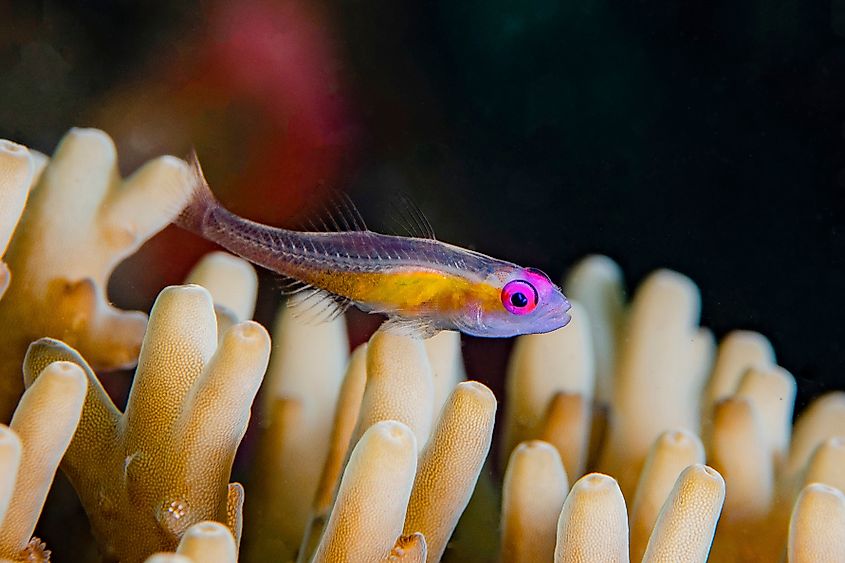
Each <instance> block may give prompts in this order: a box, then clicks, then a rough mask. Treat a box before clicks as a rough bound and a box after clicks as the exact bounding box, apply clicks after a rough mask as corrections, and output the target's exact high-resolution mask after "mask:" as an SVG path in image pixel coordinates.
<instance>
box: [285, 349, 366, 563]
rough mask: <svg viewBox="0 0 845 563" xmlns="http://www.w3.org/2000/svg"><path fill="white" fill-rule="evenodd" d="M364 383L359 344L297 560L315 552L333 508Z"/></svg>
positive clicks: (363, 359)
mask: <svg viewBox="0 0 845 563" xmlns="http://www.w3.org/2000/svg"><path fill="white" fill-rule="evenodd" d="M366 384H367V345H366V344H362V345H360V346H358V348H356V349H355V351H354V352H353V353H352V357H351V358H350V360H349V366H348V367H347V369H346V375H345V376H344V378H343V385H341V388H340V396H339V397H338V401H337V409H336V410H335V415H334V422H333V424H332V434H331V438H330V443H329V453H328V456H327V457H326V463H325V464H324V465H323V471H322V473H321V475H320V481H319V484H318V485H317V492H316V494H315V496H314V503H313V507H312V512H311V515H310V517H309V521H308V526H307V527H306V529H305V534H304V535H303V537H302V545H301V546H300V553H299V556H298V560H299V561H307V560H308V557H310V555H311V554H312V553H313V552H314V549H316V547H317V545H316V542H317V541H318V540H319V539H320V535H321V534H322V532H323V527H324V526H325V523H326V520H327V518H328V515H329V511H330V510H331V507H332V501H333V500H334V495H335V492H336V491H337V485H338V483H339V482H340V477H341V474H342V473H343V464H344V463H345V462H346V460H347V459H348V456H349V448H350V447H351V446H352V445H353V444H352V443H351V440H352V433H353V432H354V431H355V427H356V424H357V421H358V416H359V413H360V409H361V399H362V398H363V396H364V387H365V386H366Z"/></svg>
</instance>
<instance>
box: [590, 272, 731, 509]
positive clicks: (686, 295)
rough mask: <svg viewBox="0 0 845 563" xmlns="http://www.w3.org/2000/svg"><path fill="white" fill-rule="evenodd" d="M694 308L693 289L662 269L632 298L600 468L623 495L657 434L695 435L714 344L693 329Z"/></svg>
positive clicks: (705, 334)
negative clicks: (676, 431)
mask: <svg viewBox="0 0 845 563" xmlns="http://www.w3.org/2000/svg"><path fill="white" fill-rule="evenodd" d="M699 309H700V296H699V292H698V288H697V287H696V286H695V284H694V283H693V282H692V281H690V280H689V279H688V278H686V277H684V276H682V275H680V274H677V273H675V272H670V271H667V270H663V271H659V272H656V273H654V274H651V275H650V276H649V277H648V278H647V279H646V280H645V281H644V282H643V283H642V285H641V286H640V287H639V289H638V290H637V293H636V295H635V296H634V301H633V304H632V305H631V312H630V315H629V318H628V323H627V326H626V336H625V340H624V342H623V344H622V348H621V350H620V356H619V363H618V365H617V370H618V373H617V380H616V382H615V383H616V387H615V389H614V397H613V404H612V406H613V416H612V417H611V424H610V428H609V435H608V440H607V443H606V445H605V449H604V452H603V454H602V459H601V461H600V463H599V467H600V468H601V469H602V470H603V471H605V472H606V473H608V474H611V475H614V476H615V477H616V478H617V479H618V480H619V485H620V487H621V488H622V491H623V492H624V493H625V494H626V496H630V495H632V494H633V492H634V487H635V486H636V480H637V476H638V474H639V471H640V469H641V467H642V464H643V461H644V460H645V457H646V454H647V452H648V449H649V447H651V444H652V443H653V442H654V440H655V439H656V438H657V437H658V436H659V435H660V434H661V433H662V432H665V431H666V430H672V429H683V430H689V431H690V432H696V433H697V432H698V430H699V426H700V423H699V416H698V413H699V408H700V407H699V394H700V393H701V390H702V388H703V386H704V381H705V377H706V375H707V373H708V371H709V368H710V360H711V356H712V352H713V347H714V343H713V337H712V335H711V334H710V333H709V332H708V331H706V330H704V329H700V328H699V327H698V317H699Z"/></svg>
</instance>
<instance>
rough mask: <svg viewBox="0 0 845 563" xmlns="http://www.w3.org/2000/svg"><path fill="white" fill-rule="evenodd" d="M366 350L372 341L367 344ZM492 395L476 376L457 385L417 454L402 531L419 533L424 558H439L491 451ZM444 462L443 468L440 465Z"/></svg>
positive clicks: (494, 409) (494, 407)
mask: <svg viewBox="0 0 845 563" xmlns="http://www.w3.org/2000/svg"><path fill="white" fill-rule="evenodd" d="M370 346H371V349H372V346H373V344H371V345H370ZM495 416H496V398H495V397H494V396H493V392H492V391H490V389H488V388H487V387H485V386H484V385H482V384H481V383H478V382H477V381H465V382H463V383H460V384H458V386H457V387H455V390H454V391H453V392H452V395H451V397H450V398H449V401H448V402H447V403H446V405H445V406H444V407H443V412H442V413H441V415H440V419H439V420H438V423H437V427H436V429H435V430H434V432H433V434H432V436H431V439H430V441H429V443H428V445H427V446H426V448H425V450H424V451H423V452H422V454H421V455H420V463H419V471H418V472H417V477H416V480H415V481H414V490H413V493H412V494H411V500H410V501H409V502H408V517H407V520H406V521H405V534H412V533H414V532H422V534H423V535H424V536H425V539H426V543H427V545H428V556H427V559H426V560H427V561H439V560H440V558H441V557H442V556H443V551H444V550H445V549H446V542H447V541H449V538H450V537H451V535H452V532H453V531H454V529H455V525H456V524H457V523H458V518H459V517H460V516H461V513H462V512H463V511H464V509H465V508H466V505H467V503H468V502H469V498H470V495H472V491H473V489H474V488H475V483H476V481H477V480H478V474H479V473H480V472H481V468H482V466H483V465H484V460H485V459H486V458H487V453H488V452H489V450H490V440H491V439H492V435H493V423H494V420H495ZM444 467H448V468H449V470H448V471H444V470H443V468H444Z"/></svg>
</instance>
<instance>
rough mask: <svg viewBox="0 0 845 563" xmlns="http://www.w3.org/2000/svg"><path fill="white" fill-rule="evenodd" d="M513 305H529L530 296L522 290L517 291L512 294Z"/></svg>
mask: <svg viewBox="0 0 845 563" xmlns="http://www.w3.org/2000/svg"><path fill="white" fill-rule="evenodd" d="M511 305H513V306H514V307H525V306H526V305H528V298H527V297H525V294H524V293H522V292H521V291H517V292H516V293H514V294H513V295H511Z"/></svg>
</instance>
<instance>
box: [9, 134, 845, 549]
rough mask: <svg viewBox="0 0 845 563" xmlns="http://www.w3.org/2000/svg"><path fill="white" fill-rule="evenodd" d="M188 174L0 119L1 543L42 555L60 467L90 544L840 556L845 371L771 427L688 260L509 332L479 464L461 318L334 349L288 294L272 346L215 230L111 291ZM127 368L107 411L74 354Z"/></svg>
mask: <svg viewBox="0 0 845 563" xmlns="http://www.w3.org/2000/svg"><path fill="white" fill-rule="evenodd" d="M186 173H187V166H186V164H185V163H184V162H183V161H181V160H179V159H175V158H172V157H162V158H159V159H156V160H154V161H152V162H150V163H148V164H147V165H145V166H144V167H142V168H141V169H140V170H138V171H137V172H135V173H134V174H133V175H132V176H130V177H129V178H126V179H121V178H120V176H119V174H118V172H117V167H116V154H115V148H114V146H113V144H112V142H111V140H110V139H109V138H108V137H107V136H106V135H105V134H104V133H102V132H100V131H96V130H73V131H71V132H70V133H68V135H67V136H66V137H65V138H64V139H63V140H62V142H61V144H60V145H59V147H58V148H57V150H56V152H55V154H54V155H53V156H52V158H50V159H47V158H46V157H44V156H42V155H40V154H37V153H35V152H32V151H29V150H27V149H26V148H25V147H22V146H20V145H17V144H14V143H11V142H8V141H0V255H2V256H3V259H4V262H3V263H0V293H5V294H3V295H2V299H0V324H2V327H3V331H2V335H0V408H2V414H3V416H4V419H3V420H5V421H10V422H9V425H8V426H2V425H0V518H2V526H0V558H2V559H3V560H6V561H47V560H49V557H50V552H49V549H48V548H49V546H45V545H44V543H43V542H42V541H41V540H39V539H38V538H35V537H33V533H34V531H35V527H36V524H37V522H38V520H39V517H40V515H41V511H42V506H43V504H44V501H45V498H46V496H47V493H48V490H49V489H50V486H51V483H52V481H53V477H54V476H55V473H56V470H57V469H58V468H59V467H61V469H62V471H63V473H64V474H65V475H66V477H67V479H68V480H69V482H70V483H71V484H72V485H73V488H74V489H75V491H76V494H77V495H78V497H79V499H80V501H81V503H82V506H83V507H84V509H85V512H86V513H87V516H88V520H89V523H90V527H91V530H92V533H93V537H94V540H95V541H96V543H97V549H98V550H99V552H100V554H101V557H102V558H103V559H104V560H107V561H115V560H117V561H124V562H137V561H150V562H175V561H179V562H191V561H194V562H203V563H216V562H221V563H223V562H233V561H236V560H237V559H238V558H239V557H240V560H242V561H299V562H308V561H314V562H342V561H348V562H378V561H409V562H410V561H416V562H421V561H438V560H440V559H441V558H444V559H445V560H447V561H449V560H451V561H495V560H500V561H503V562H522V561H524V562H538V561H556V562H565V561H573V562H575V561H630V560H633V561H648V562H652V561H667V562H669V561H672V562H676V561H685V562H695V561H700V562H703V561H705V560H707V559H708V557H709V558H710V560H711V561H777V560H779V559H780V558H781V557H782V556H783V555H784V554H785V555H786V557H787V559H788V561H791V562H804V561H807V562H811V561H812V562H819V561H843V560H845V559H843V558H845V495H843V493H842V490H843V487H845V477H844V476H843V471H842V468H843V467H845V393H830V394H828V395H825V396H822V397H820V398H819V399H817V400H816V401H815V402H814V403H812V404H811V405H810V406H809V407H808V408H807V410H806V411H805V412H804V413H802V414H801V415H800V417H799V418H798V421H797V423H796V424H795V426H794V427H793V426H792V424H791V422H792V414H793V413H792V409H793V403H794V398H795V380H794V378H793V377H792V376H791V375H790V374H789V373H788V372H787V371H785V370H784V369H782V368H780V367H778V366H777V364H776V362H775V357H774V352H773V350H772V348H771V346H770V345H769V343H768V341H767V340H766V339H765V338H764V337H762V336H761V335H759V334H756V333H750V332H734V333H732V334H729V335H728V336H727V337H726V338H725V339H724V340H723V341H722V342H721V344H719V346H718V348H717V346H716V344H715V342H714V339H713V336H712V335H711V333H710V332H709V331H707V330H706V329H703V328H701V327H699V326H698V315H699V306H700V303H699V299H700V297H699V293H698V290H697V288H696V286H695V285H694V284H693V282H692V281H690V280H689V279H687V278H685V277H684V276H682V275H680V274H677V273H674V272H669V271H659V272H656V273H654V274H653V275H651V276H650V277H649V278H648V279H646V280H645V281H644V282H643V284H642V285H641V286H640V287H639V289H638V290H637V291H636V293H635V294H634V297H633V300H632V301H631V302H630V303H626V302H625V299H624V296H623V289H622V287H623V282H622V276H621V272H620V271H619V268H618V267H617V266H616V264H614V263H613V262H612V261H610V260H609V259H607V258H604V257H597V256H595V257H590V258H587V259H585V260H584V261H582V262H581V263H580V264H578V265H577V266H576V267H575V268H574V269H573V270H572V272H571V274H570V276H569V278H568V279H567V280H566V283H565V288H566V290H567V294H568V295H570V296H571V297H572V298H573V302H574V306H573V312H574V315H573V320H572V323H571V325H570V326H568V327H566V328H564V329H562V330H559V331H555V332H552V333H548V334H542V335H532V336H523V337H520V338H519V339H518V340H517V343H516V346H515V349H514V351H513V354H512V357H511V360H510V365H509V368H508V376H507V377H508V380H507V393H506V396H505V397H504V399H505V401H504V405H505V409H504V410H505V412H504V416H503V423H504V429H503V432H502V440H503V442H502V444H501V448H500V452H501V462H502V463H501V466H502V467H503V468H504V474H503V476H502V481H501V486H498V485H496V482H497V481H496V479H497V478H496V477H494V476H493V474H492V471H491V470H489V469H485V464H486V462H487V461H488V454H489V451H490V446H491V440H492V437H493V426H494V419H495V415H496V409H497V400H496V397H494V396H493V393H492V392H491V391H490V390H489V389H488V388H487V387H485V386H484V385H483V384H481V383H479V382H477V381H466V374H465V373H464V369H463V364H462V360H461V351H460V338H459V336H458V335H457V334H456V333H452V332H443V333H440V334H438V335H437V336H435V337H434V338H431V339H429V340H426V341H422V340H418V339H414V338H410V337H407V336H402V335H396V334H390V333H384V332H377V333H376V334H375V335H374V336H373V337H372V338H371V339H370V341H369V343H367V344H364V345H362V346H360V347H359V348H357V349H356V350H354V351H352V352H351V354H350V352H349V350H348V345H347V336H346V326H345V323H344V320H343V318H342V317H341V318H338V319H336V320H333V321H331V322H327V323H324V324H308V323H303V322H302V321H300V320H298V319H297V317H295V315H294V314H293V311H292V310H291V309H290V308H283V309H282V311H281V312H280V314H279V316H278V319H277V323H276V326H275V327H274V328H273V331H272V334H273V339H272V346H271V339H270V336H269V335H268V332H267V330H265V328H264V327H262V326H261V325H259V324H258V323H255V322H253V321H251V320H249V318H250V317H251V316H252V312H253V307H254V301H255V295H256V286H257V277H256V274H255V271H254V269H253V268H252V266H251V265H249V264H248V263H246V262H244V261H243V260H241V259H239V258H235V257H233V256H230V255H227V254H224V253H219V252H218V253H212V254H210V255H208V256H207V257H206V258H205V259H204V260H203V261H201V262H200V263H199V264H198V265H197V266H196V267H195V269H194V271H193V272H192V273H191V275H190V276H189V279H188V285H184V286H178V287H169V288H166V289H164V290H163V291H162V292H161V294H160V295H159V297H158V299H157V300H156V302H155V305H154V306H153V308H152V311H151V312H150V316H149V319H147V317H146V316H145V315H143V314H141V313H133V312H126V311H120V310H117V309H115V308H113V307H112V306H111V305H110V304H109V303H108V300H107V298H106V294H105V287H106V283H107V281H108V279H109V277H110V275H111V272H112V270H113V268H114V267H115V266H116V264H118V263H119V262H120V261H121V260H122V259H124V258H125V257H127V256H128V255H130V254H132V253H133V252H134V251H136V250H137V249H138V248H139V247H140V245H141V244H142V243H143V242H144V241H146V240H147V239H149V238H150V237H151V236H153V235H154V234H155V233H156V232H158V231H159V230H161V229H162V228H164V227H165V226H166V225H167V224H169V223H170V222H171V220H172V219H173V218H174V217H175V215H176V214H177V213H178V212H179V210H180V208H181V206H182V205H183V204H184V201H183V199H184V197H185V196H184V195H183V194H184V191H183V190H180V189H178V188H179V185H180V182H184V181H185V178H186ZM132 365H137V367H136V372H135V378H134V381H133V384H132V389H131V391H130V394H129V399H128V403H127V406H126V408H125V410H124V411H123V412H121V411H120V410H118V409H117V408H116V407H115V405H114V404H113V403H112V402H111V400H110V398H109V396H108V395H107V394H106V392H105V391H104V389H103V387H102V385H101V384H100V382H99V380H98V377H97V370H99V369H113V368H117V367H128V366H132ZM268 366H269V367H268ZM265 372H266V375H265ZM259 387H262V395H261V401H260V402H261V404H260V405H258V406H257V407H256V417H255V421H256V423H257V425H258V427H259V428H258V437H257V442H258V443H257V444H256V447H255V448H253V449H254V451H253V452H251V455H250V459H247V460H246V463H247V465H248V466H249V467H248V472H249V473H248V481H247V483H246V487H244V486H241V485H240V484H239V483H232V482H230V476H231V469H232V463H233V459H234V456H235V452H236V450H237V448H238V446H239V444H240V442H241V439H242V438H243V436H244V433H245V431H246V428H247V423H248V421H249V419H250V410H251V408H252V404H253V400H254V399H255V397H256V394H257V393H258V391H259ZM474 491H475V494H474V495H473V492H474ZM471 497H472V500H471ZM468 506H469V509H468ZM462 515H463V518H462ZM459 519H460V523H459ZM497 522H498V525H497ZM717 524H718V525H717ZM456 527H457V533H455V534H454V537H453V533H454V532H455V531H456ZM479 530H480V532H479ZM242 536H243V538H244V541H243V549H241V537H242ZM492 537H497V538H498V539H497V540H496V541H491V539H490V538H492ZM74 556H75V554H63V553H58V552H56V553H55V559H56V560H60V561H61V560H77V559H74Z"/></svg>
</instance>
